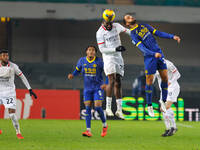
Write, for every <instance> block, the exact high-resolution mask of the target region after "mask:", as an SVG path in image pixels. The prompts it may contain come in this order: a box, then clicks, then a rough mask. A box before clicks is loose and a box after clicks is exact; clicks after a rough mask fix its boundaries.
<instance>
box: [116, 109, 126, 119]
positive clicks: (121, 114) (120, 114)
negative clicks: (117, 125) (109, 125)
mask: <svg viewBox="0 0 200 150" xmlns="http://www.w3.org/2000/svg"><path fill="white" fill-rule="evenodd" d="M115 115H116V116H117V117H119V118H121V119H124V115H123V112H122V110H117V111H116V112H115Z"/></svg>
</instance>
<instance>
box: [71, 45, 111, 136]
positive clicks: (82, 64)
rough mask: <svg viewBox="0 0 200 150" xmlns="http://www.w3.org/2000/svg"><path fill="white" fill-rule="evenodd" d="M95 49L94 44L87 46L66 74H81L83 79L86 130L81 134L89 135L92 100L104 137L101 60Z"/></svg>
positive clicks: (104, 120)
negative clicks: (82, 55)
mask: <svg viewBox="0 0 200 150" xmlns="http://www.w3.org/2000/svg"><path fill="white" fill-rule="evenodd" d="M96 52H97V49H96V47H95V46H92V45H90V46H88V47H87V48H86V57H81V58H80V59H79V61H78V63H77V65H76V68H75V70H74V72H73V73H72V74H69V75H68V79H69V80H71V79H73V78H74V76H77V75H78V74H80V73H81V74H82V76H83V79H84V90H83V96H84V99H83V101H84V104H85V108H86V117H85V121H86V127H87V130H86V131H85V132H83V133H82V135H83V136H86V137H91V136H92V133H91V117H92V116H91V107H92V102H94V106H95V110H96V111H97V112H98V113H99V117H100V119H101V121H102V123H103V129H102V133H101V136H102V137H104V136H106V134H107V129H108V126H107V123H106V117H105V115H104V112H103V109H102V101H103V98H104V96H103V90H102V88H101V86H103V84H104V83H103V76H102V73H103V60H102V59H101V58H99V57H96Z"/></svg>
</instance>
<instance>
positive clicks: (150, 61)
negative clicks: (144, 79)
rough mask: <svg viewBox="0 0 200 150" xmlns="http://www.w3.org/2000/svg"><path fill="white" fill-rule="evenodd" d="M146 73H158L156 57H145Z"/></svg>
mask: <svg viewBox="0 0 200 150" xmlns="http://www.w3.org/2000/svg"><path fill="white" fill-rule="evenodd" d="M144 67H145V74H146V75H152V74H155V73H156V70H157V59H156V58H154V57H145V58H144Z"/></svg>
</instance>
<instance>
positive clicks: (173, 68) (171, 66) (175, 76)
mask: <svg viewBox="0 0 200 150" xmlns="http://www.w3.org/2000/svg"><path fill="white" fill-rule="evenodd" d="M167 64H168V65H167V67H168V68H167V69H168V71H169V72H170V73H171V74H172V78H171V79H170V81H169V82H171V83H173V82H174V81H177V80H178V79H179V78H180V77H181V74H180V73H179V71H178V69H177V68H176V66H175V65H174V64H173V63H172V62H170V61H168V60H167Z"/></svg>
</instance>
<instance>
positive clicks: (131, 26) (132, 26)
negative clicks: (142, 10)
mask: <svg viewBox="0 0 200 150" xmlns="http://www.w3.org/2000/svg"><path fill="white" fill-rule="evenodd" d="M137 25H138V24H137V23H135V24H134V25H130V29H132V28H134V27H136V26H137Z"/></svg>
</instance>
